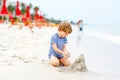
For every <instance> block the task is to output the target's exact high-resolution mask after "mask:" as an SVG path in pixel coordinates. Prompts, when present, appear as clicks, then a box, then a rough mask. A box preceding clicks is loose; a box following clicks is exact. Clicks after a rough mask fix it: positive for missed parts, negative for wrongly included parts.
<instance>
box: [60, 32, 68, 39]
mask: <svg viewBox="0 0 120 80" xmlns="http://www.w3.org/2000/svg"><path fill="white" fill-rule="evenodd" d="M68 34H69V33H66V32H64V31H60V36H61V37H62V38H64V37H66V36H67V35H68Z"/></svg>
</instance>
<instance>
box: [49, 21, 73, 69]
mask: <svg viewBox="0 0 120 80" xmlns="http://www.w3.org/2000/svg"><path fill="white" fill-rule="evenodd" d="M71 32H72V27H71V25H70V23H68V22H62V23H60V24H59V26H58V32H57V33H56V34H54V35H53V36H52V37H51V41H50V49H49V60H50V64H51V65H52V66H55V67H57V66H60V65H61V64H62V65H64V66H69V65H70V64H71V63H70V62H69V61H68V59H67V58H68V57H69V56H70V54H69V52H68V51H67V49H66V43H67V38H66V36H67V35H68V34H70V33H71Z"/></svg>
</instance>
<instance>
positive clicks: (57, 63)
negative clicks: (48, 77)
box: [51, 61, 59, 67]
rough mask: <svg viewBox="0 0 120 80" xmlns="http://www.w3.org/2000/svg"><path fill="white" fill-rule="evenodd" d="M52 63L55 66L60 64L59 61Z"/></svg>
mask: <svg viewBox="0 0 120 80" xmlns="http://www.w3.org/2000/svg"><path fill="white" fill-rule="evenodd" d="M51 65H52V66H54V67H58V66H59V62H58V61H54V62H51Z"/></svg>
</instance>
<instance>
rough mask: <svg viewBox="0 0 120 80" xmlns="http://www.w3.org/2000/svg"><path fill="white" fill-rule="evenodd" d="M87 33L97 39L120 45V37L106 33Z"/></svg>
mask: <svg viewBox="0 0 120 80" xmlns="http://www.w3.org/2000/svg"><path fill="white" fill-rule="evenodd" d="M87 33H88V34H89V35H92V36H95V37H97V38H102V39H105V40H108V41H110V42H113V43H115V44H119V45H120V35H113V34H104V33H97V32H87Z"/></svg>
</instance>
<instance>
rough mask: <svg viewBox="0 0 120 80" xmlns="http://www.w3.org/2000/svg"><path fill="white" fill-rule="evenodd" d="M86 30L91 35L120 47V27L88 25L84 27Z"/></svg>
mask: <svg viewBox="0 0 120 80" xmlns="http://www.w3.org/2000/svg"><path fill="white" fill-rule="evenodd" d="M84 30H85V31H87V32H88V33H89V34H90V35H94V36H96V37H99V38H103V39H106V40H109V41H111V42H112V43H115V44H118V45H120V25H97V24H96V25H87V26H85V27H84Z"/></svg>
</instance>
